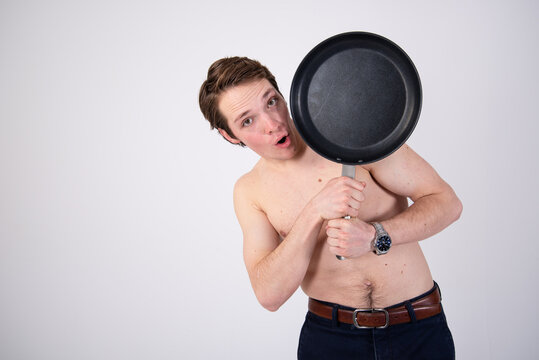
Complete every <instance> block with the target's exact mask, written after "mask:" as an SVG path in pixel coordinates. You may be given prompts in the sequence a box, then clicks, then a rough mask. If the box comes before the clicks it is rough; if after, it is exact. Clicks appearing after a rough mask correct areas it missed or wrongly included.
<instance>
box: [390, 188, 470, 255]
mask: <svg viewBox="0 0 539 360" xmlns="http://www.w3.org/2000/svg"><path fill="white" fill-rule="evenodd" d="M461 211H462V204H461V202H460V200H459V199H458V197H457V196H456V195H455V193H454V192H453V190H452V189H451V188H448V190H447V191H444V192H441V193H437V194H431V195H427V196H424V197H421V198H419V199H416V201H415V202H414V203H413V204H412V205H411V206H410V207H408V208H407V209H406V210H405V211H403V212H402V213H400V214H398V215H396V216H394V217H392V218H390V219H387V220H383V219H382V220H383V221H382V225H383V226H384V228H385V230H386V231H387V232H388V233H389V234H390V236H391V240H392V241H393V244H394V245H398V244H405V243H408V242H412V241H420V240H424V239H427V238H429V237H431V236H433V235H434V234H436V233H438V232H440V231H442V230H443V229H444V228H446V227H447V226H449V225H450V224H451V223H453V222H454V221H456V220H457V219H458V218H459V216H460V213H461Z"/></svg>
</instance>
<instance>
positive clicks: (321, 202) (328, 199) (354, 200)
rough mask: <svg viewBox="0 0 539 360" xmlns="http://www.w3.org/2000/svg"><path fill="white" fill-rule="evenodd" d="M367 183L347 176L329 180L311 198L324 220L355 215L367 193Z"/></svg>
mask: <svg viewBox="0 0 539 360" xmlns="http://www.w3.org/2000/svg"><path fill="white" fill-rule="evenodd" d="M364 188H365V183H364V182H362V181H357V180H354V179H351V178H349V177H346V176H341V177H337V178H334V179H331V180H330V181H328V183H327V184H326V186H325V187H324V188H323V189H322V190H321V191H320V192H319V193H318V194H317V195H316V196H315V197H314V198H313V199H312V200H311V205H312V206H314V208H315V209H316V211H317V212H318V214H319V215H320V217H321V218H322V219H324V220H330V219H336V218H342V217H345V216H351V217H355V216H357V215H358V209H359V207H360V204H361V202H362V201H363V200H365V195H364V194H363V189H364Z"/></svg>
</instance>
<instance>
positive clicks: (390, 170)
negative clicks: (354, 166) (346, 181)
mask: <svg viewBox="0 0 539 360" xmlns="http://www.w3.org/2000/svg"><path fill="white" fill-rule="evenodd" d="M364 168H365V169H366V170H368V171H369V172H370V173H371V175H372V177H373V178H375V179H376V181H377V182H379V183H380V184H381V185H382V186H384V187H385V188H387V189H388V190H390V191H392V192H394V193H396V194H399V195H403V196H408V197H410V198H412V199H414V198H418V197H421V196H423V195H425V194H428V193H433V192H439V191H442V190H443V189H444V188H446V187H447V186H448V185H447V184H446V183H445V182H444V180H443V179H442V178H441V177H440V176H439V175H438V173H437V172H436V170H434V168H433V167H432V166H431V165H430V164H429V163H428V162H427V161H425V160H424V159H423V158H422V157H421V156H420V155H419V154H417V153H416V152H415V151H414V150H413V149H412V148H411V147H410V146H408V145H407V144H404V145H403V146H401V147H400V148H399V149H398V150H397V151H395V152H394V153H393V154H391V155H389V156H388V157H386V158H384V159H382V160H380V161H377V162H374V163H372V164H368V165H366V166H364Z"/></svg>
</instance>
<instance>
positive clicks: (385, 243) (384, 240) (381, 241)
mask: <svg viewBox="0 0 539 360" xmlns="http://www.w3.org/2000/svg"><path fill="white" fill-rule="evenodd" d="M376 247H377V248H378V250H379V251H381V252H386V251H388V250H389V248H390V247H391V238H390V237H389V236H386V235H384V236H381V237H380V238H378V241H377V242H376Z"/></svg>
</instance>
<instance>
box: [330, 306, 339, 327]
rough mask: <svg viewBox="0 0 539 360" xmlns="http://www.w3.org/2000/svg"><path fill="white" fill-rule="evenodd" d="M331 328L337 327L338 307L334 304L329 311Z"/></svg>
mask: <svg viewBox="0 0 539 360" xmlns="http://www.w3.org/2000/svg"><path fill="white" fill-rule="evenodd" d="M331 326H333V327H337V326H339V305H337V304H334V305H333V309H332V311H331Z"/></svg>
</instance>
